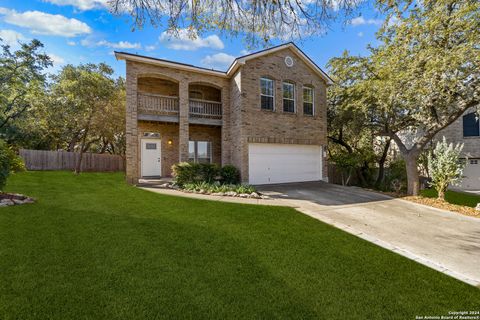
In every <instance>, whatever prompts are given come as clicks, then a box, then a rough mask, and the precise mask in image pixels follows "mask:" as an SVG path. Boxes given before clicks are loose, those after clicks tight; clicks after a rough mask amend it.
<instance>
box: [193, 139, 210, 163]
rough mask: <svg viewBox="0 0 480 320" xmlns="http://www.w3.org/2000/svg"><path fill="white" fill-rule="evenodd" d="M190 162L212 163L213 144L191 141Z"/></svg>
mask: <svg viewBox="0 0 480 320" xmlns="http://www.w3.org/2000/svg"><path fill="white" fill-rule="evenodd" d="M188 162H194V163H212V143H211V142H210V141H189V142H188Z"/></svg>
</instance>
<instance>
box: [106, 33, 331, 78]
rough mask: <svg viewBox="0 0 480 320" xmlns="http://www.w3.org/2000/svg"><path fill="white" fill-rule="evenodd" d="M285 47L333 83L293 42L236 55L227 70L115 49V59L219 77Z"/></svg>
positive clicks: (228, 74)
mask: <svg viewBox="0 0 480 320" xmlns="http://www.w3.org/2000/svg"><path fill="white" fill-rule="evenodd" d="M286 48H290V49H292V50H293V51H294V52H295V53H296V54H297V55H298V57H299V58H300V59H301V60H302V61H303V62H304V63H305V64H306V65H308V66H309V67H310V68H311V69H312V70H313V71H315V73H317V74H318V75H319V76H320V77H321V78H322V79H323V80H325V82H326V83H327V84H328V85H331V84H333V80H332V79H331V78H330V77H329V76H328V75H327V74H326V73H325V72H324V71H323V70H322V69H321V68H320V67H319V66H318V65H317V64H316V63H315V62H313V61H312V59H310V58H309V57H308V56H307V55H306V54H305V53H304V52H303V51H302V50H300V48H299V47H297V46H296V45H295V44H294V43H293V42H288V43H284V44H281V45H279V46H276V47H272V48H268V49H265V50H261V51H257V52H254V53H250V54H247V55H244V56H241V57H238V58H236V59H235V60H234V61H233V63H232V64H231V65H230V67H229V68H228V70H227V72H224V71H219V70H214V69H208V68H203V67H197V66H194V65H191V64H185V63H180V62H175V61H169V60H164V59H158V58H152V57H147V56H142V55H138V54H132V53H128V52H118V51H115V57H116V58H117V60H131V61H137V62H143V63H150V64H154V65H159V66H164V67H173V68H177V69H181V70H187V71H195V72H200V73H205V74H210V75H215V76H220V77H230V76H231V75H233V74H234V73H235V72H236V71H237V70H238V68H239V67H240V66H241V65H243V64H245V62H247V61H248V60H252V59H256V58H259V57H261V56H264V55H267V54H271V53H274V52H277V51H280V50H283V49H286Z"/></svg>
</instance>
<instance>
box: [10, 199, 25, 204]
mask: <svg viewBox="0 0 480 320" xmlns="http://www.w3.org/2000/svg"><path fill="white" fill-rule="evenodd" d="M12 201H13V202H14V203H15V204H24V203H25V200H20V199H12Z"/></svg>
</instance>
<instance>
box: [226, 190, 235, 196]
mask: <svg viewBox="0 0 480 320" xmlns="http://www.w3.org/2000/svg"><path fill="white" fill-rule="evenodd" d="M225 195H226V196H229V197H236V196H237V193H236V192H235V191H228V192H225Z"/></svg>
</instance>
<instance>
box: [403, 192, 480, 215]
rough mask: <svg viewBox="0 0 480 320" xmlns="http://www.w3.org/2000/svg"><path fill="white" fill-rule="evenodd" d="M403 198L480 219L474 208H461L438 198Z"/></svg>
mask: <svg viewBox="0 0 480 320" xmlns="http://www.w3.org/2000/svg"><path fill="white" fill-rule="evenodd" d="M401 198H402V199H405V200H408V201H412V202H416V203H420V204H424V205H427V206H430V207H434V208H438V209H443V210H448V211H454V212H458V213H461V214H464V215H466V216H471V217H476V218H480V211H478V210H475V208H472V207H467V206H461V205H458V204H451V203H448V202H446V201H443V200H439V199H436V198H426V197H420V196H403V197H401Z"/></svg>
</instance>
